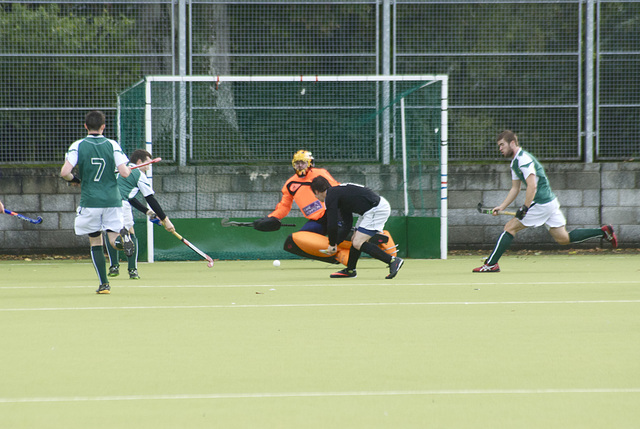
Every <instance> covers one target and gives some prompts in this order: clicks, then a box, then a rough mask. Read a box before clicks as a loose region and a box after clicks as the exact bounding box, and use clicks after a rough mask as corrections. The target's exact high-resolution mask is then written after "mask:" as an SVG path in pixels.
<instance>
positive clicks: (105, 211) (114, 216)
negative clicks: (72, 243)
mask: <svg viewBox="0 0 640 429" xmlns="http://www.w3.org/2000/svg"><path fill="white" fill-rule="evenodd" d="M122 225H123V222H122V207H104V208H97V207H78V210H77V211H76V221H75V231H76V235H87V234H91V233H93V232H99V231H107V230H110V231H114V232H120V230H121V229H122Z"/></svg>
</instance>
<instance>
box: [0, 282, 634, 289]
mask: <svg viewBox="0 0 640 429" xmlns="http://www.w3.org/2000/svg"><path fill="white" fill-rule="evenodd" d="M621 284H631V285H632V284H640V280H622V281H618V280H608V281H588V282H585V281H557V282H535V281H532V282H482V283H473V282H452V283H441V282H437V283H401V282H396V281H394V282H382V281H380V282H376V283H356V282H355V281H353V280H350V279H348V280H346V281H345V280H344V279H343V280H342V281H337V282H335V283H315V284H314V283H305V284H275V283H274V284H209V285H195V284H194V285H157V284H154V285H143V284H140V283H137V284H135V285H129V284H127V285H126V286H125V285H122V286H121V285H115V286H114V287H116V288H118V289H120V288H122V289H147V288H150V289H187V288H193V289H208V288H211V289H217V288H247V287H249V288H250V287H253V288H261V287H268V288H285V287H296V288H307V287H341V288H344V287H345V285H346V286H349V287H359V286H384V287H387V286H393V287H394V288H395V287H398V286H444V287H448V286H469V287H479V286H558V285H560V286H562V285H565V286H566V285H569V286H570V285H577V286H581V285H621ZM91 287H92V286H87V285H82V286H71V285H67V286H19V285H15V286H0V290H3V289H25V290H27V289H91Z"/></svg>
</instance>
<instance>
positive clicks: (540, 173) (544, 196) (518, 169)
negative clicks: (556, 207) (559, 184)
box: [511, 149, 556, 204]
mask: <svg viewBox="0 0 640 429" xmlns="http://www.w3.org/2000/svg"><path fill="white" fill-rule="evenodd" d="M531 174H535V176H536V183H537V185H538V187H537V190H536V195H535V197H533V202H534V203H537V204H546V203H548V202H551V201H553V200H555V198H556V196H555V195H554V193H553V191H552V190H551V186H550V185H549V179H547V175H546V174H545V172H544V168H543V167H542V164H540V162H538V160H537V159H536V158H535V157H534V156H533V155H531V154H530V153H529V152H527V151H525V150H524V149H520V150H519V151H518V153H517V154H516V156H515V157H514V158H513V160H512V161H511V179H513V180H520V181H521V182H524V183H525V184H526V183H527V180H526V179H527V177H529V175H531Z"/></svg>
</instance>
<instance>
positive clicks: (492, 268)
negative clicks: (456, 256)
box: [472, 264, 500, 273]
mask: <svg viewBox="0 0 640 429" xmlns="http://www.w3.org/2000/svg"><path fill="white" fill-rule="evenodd" d="M472 272H474V273H499V272H500V267H499V266H498V264H493V265H487V264H483V265H482V266H481V267H478V268H474V269H473V270H472Z"/></svg>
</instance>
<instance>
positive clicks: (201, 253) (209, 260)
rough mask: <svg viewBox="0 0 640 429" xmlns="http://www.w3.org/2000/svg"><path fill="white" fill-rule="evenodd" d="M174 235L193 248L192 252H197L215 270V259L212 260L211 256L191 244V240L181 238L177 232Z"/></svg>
mask: <svg viewBox="0 0 640 429" xmlns="http://www.w3.org/2000/svg"><path fill="white" fill-rule="evenodd" d="M173 235H175V236H176V237H178V239H180V241H182V242H183V243H184V244H186V245H187V246H189V247H190V248H191V250H193V251H194V252H196V253H197V254H198V255H200V256H202V257H203V258H204V259H206V260H207V262H208V264H207V266H208V267H209V268H213V259H211V256H209V255H207V254H206V253H204V252H203V251H202V250H200V249H198V248H197V247H196V246H194V245H193V244H191V242H190V241H189V240H187V239H186V238H184V237H183V236H181V235H180V234H178V232H177V231H173Z"/></svg>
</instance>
